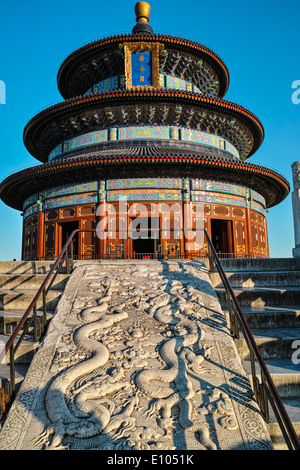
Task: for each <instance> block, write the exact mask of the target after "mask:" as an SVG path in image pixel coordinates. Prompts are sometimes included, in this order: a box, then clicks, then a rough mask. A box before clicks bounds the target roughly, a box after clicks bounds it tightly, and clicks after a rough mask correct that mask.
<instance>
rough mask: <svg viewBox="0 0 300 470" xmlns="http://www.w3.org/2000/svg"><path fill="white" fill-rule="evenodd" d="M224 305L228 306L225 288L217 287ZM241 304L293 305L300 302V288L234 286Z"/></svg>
mask: <svg viewBox="0 0 300 470" xmlns="http://www.w3.org/2000/svg"><path fill="white" fill-rule="evenodd" d="M215 291H216V293H217V295H218V298H219V300H220V303H221V305H222V307H224V308H226V307H227V300H226V293H225V290H224V289H220V288H216V289H215ZM233 291H234V293H235V295H236V298H237V300H238V302H239V304H240V305H241V306H242V307H243V306H247V305H248V306H252V307H265V306H278V305H279V306H281V307H282V306H291V305H299V304H300V288H296V287H295V288H293V287H282V286H278V287H276V288H275V287H273V288H271V287H268V288H263V287H256V288H246V287H245V288H233Z"/></svg>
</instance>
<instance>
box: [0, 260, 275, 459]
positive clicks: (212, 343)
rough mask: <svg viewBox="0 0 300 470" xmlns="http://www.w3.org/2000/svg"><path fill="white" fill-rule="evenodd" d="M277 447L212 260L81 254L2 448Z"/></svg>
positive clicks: (3, 435) (0, 441)
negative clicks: (209, 264) (211, 270)
mask: <svg viewBox="0 0 300 470" xmlns="http://www.w3.org/2000/svg"><path fill="white" fill-rule="evenodd" d="M42 449H49V450H50V449H51V450H60V449H69V450H116V451H117V450H173V449H178V450H205V449H208V450H235V449H238V450H239V449H240V450H243V449H246V450H257V449H259V450H270V449H272V444H271V441H270V438H269V435H268V432H267V429H266V426H265V423H264V421H263V419H262V418H261V415H260V413H259V411H258V407H257V404H256V402H255V401H254V399H253V396H252V391H251V388H250V384H249V382H248V379H247V378H246V375H245V373H244V370H243V368H242V366H241V362H240V359H239V357H238V355H237V352H236V348H235V345H234V342H233V340H232V338H231V336H230V334H229V332H228V329H227V324H226V319H225V315H224V313H223V312H222V309H221V307H220V304H219V301H218V298H217V296H216V294H215V291H214V290H213V288H212V286H211V283H210V279H209V276H208V273H207V269H206V267H205V265H204V264H203V263H201V262H198V261H184V262H181V261H178V262H177V261H161V262H159V261H152V260H151V261H139V262H135V263H134V262H133V261H131V262H128V261H115V262H113V261H111V262H104V261H102V262H98V263H97V262H86V263H85V262H77V265H76V267H75V269H74V271H73V273H72V275H71V276H70V279H69V281H68V284H67V286H66V288H65V291H64V294H63V296H62V298H61V299H60V301H59V304H58V307H57V311H56V314H55V316H54V317H53V319H52V320H51V323H50V326H49V328H48V332H47V335H46V336H45V338H44V340H43V343H42V344H41V346H40V348H39V350H38V351H37V353H36V354H35V356H34V359H33V362H32V364H31V366H30V369H29V371H28V374H27V376H26V378H25V380H24V382H23V384H22V386H21V389H20V391H19V394H18V396H17V398H16V400H15V402H14V404H13V406H12V408H11V410H10V412H9V415H8V417H7V419H6V421H5V424H4V426H3V428H2V430H1V432H0V450H42Z"/></svg>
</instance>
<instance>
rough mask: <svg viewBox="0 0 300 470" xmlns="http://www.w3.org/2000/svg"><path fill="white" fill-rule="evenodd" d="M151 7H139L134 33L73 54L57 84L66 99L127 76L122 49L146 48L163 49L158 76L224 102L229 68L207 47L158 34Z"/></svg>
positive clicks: (107, 38) (105, 40) (91, 44)
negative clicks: (126, 46)
mask: <svg viewBox="0 0 300 470" xmlns="http://www.w3.org/2000/svg"><path fill="white" fill-rule="evenodd" d="M149 9H150V6H149V5H148V4H147V3H146V2H138V3H137V4H136V8H135V11H136V15H137V24H136V25H135V27H134V28H133V30H132V33H131V34H130V33H128V34H122V35H115V36H109V37H106V38H102V39H99V40H96V41H94V42H91V43H89V44H86V45H85V46H83V47H81V48H79V49H77V50H76V51H74V52H73V53H72V54H70V55H69V56H68V57H67V58H66V59H65V61H64V62H63V64H62V65H61V67H60V69H59V71H58V76H57V84H58V89H59V91H60V93H61V95H62V96H63V98H64V99H68V98H73V97H75V96H79V95H82V94H84V93H86V92H87V90H89V89H90V88H91V87H93V85H96V84H97V83H99V82H101V81H103V80H105V79H109V78H111V77H116V76H122V75H124V74H125V60H124V55H125V54H124V49H123V48H122V45H123V44H124V43H129V44H131V45H134V44H136V43H140V42H141V41H143V42H144V43H146V44H149V43H151V44H157V45H160V46H161V49H160V51H159V72H160V73H161V74H165V75H169V76H170V75H171V76H174V77H178V78H180V79H183V80H185V81H186V82H189V83H190V84H191V85H192V86H194V87H196V88H197V89H199V92H200V93H201V94H202V95H204V96H214V97H218V98H223V97H224V95H225V93H226V91H227V89H228V85H229V73H228V69H227V67H226V65H225V64H224V62H223V61H222V60H221V59H220V57H219V56H218V55H217V54H215V52H213V51H212V50H210V49H209V48H208V47H205V46H203V45H201V44H199V43H197V42H194V41H190V40H188V39H182V38H179V37H174V36H171V35H164V34H155V33H154V32H153V30H152V28H151V26H150V25H149V24H148V20H149V17H148V16H149V15H148V16H146V15H147V14H148V11H147V10H149Z"/></svg>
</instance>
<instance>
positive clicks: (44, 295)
mask: <svg viewBox="0 0 300 470" xmlns="http://www.w3.org/2000/svg"><path fill="white" fill-rule="evenodd" d="M46 296H47V294H46V289H45V287H44V289H43V325H46V323H47V309H46Z"/></svg>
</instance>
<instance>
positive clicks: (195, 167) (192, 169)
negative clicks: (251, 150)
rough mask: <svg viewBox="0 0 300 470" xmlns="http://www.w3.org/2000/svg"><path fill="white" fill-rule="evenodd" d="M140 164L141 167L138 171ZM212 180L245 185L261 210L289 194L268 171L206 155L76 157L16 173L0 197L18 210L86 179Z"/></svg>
mask: <svg viewBox="0 0 300 470" xmlns="http://www.w3.org/2000/svg"><path fill="white" fill-rule="evenodd" d="M141 166H142V168H141ZM141 175H142V177H175V178H178V177H179V178H184V177H186V178H196V179H197V178H199V179H213V180H219V181H223V182H228V183H234V184H238V185H240V186H246V187H248V188H250V189H253V190H254V191H257V192H258V193H259V194H261V195H262V196H263V197H264V198H265V200H266V207H267V208H270V207H273V206H275V205H277V204H279V203H280V202H282V201H283V200H284V199H285V198H286V196H287V195H288V194H289V192H290V185H289V183H288V181H287V180H286V179H285V178H284V177H283V176H281V175H280V174H279V173H277V172H275V171H274V170H271V169H269V168H266V167H263V166H260V165H256V164H252V163H245V162H240V161H239V160H236V161H235V160H232V159H227V158H222V159H218V158H213V157H207V156H203V157H200V156H193V155H190V156H186V155H185V156H184V157H183V156H180V155H172V156H160V157H154V156H148V157H136V156H125V157H124V156H123V157H122V156H121V155H119V156H117V157H116V156H114V157H103V156H87V157H85V156H81V157H76V158H74V159H65V158H61V159H59V160H57V161H56V162H55V163H53V162H52V163H46V164H43V165H37V166H33V167H31V168H28V169H25V170H21V171H19V172H16V173H14V174H13V175H10V176H9V177H7V178H6V179H5V180H4V181H3V182H2V183H1V185H0V198H1V199H2V201H3V202H4V203H5V204H7V205H8V206H10V207H12V208H14V209H17V210H20V211H22V209H23V202H24V200H25V199H26V198H28V197H29V196H31V195H32V194H35V193H37V192H39V191H41V190H43V189H46V188H51V187H56V186H62V185H63V184H74V183H77V182H78V183H80V182H85V181H91V180H97V179H98V180H101V179H103V180H106V179H123V178H135V177H138V178H140V177H141Z"/></svg>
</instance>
